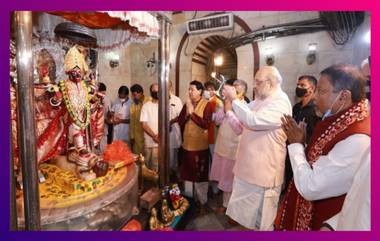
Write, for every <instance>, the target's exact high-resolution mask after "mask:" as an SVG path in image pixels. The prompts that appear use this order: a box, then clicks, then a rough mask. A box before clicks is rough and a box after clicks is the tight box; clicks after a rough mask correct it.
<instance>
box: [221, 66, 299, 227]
mask: <svg viewBox="0 0 380 241" xmlns="http://www.w3.org/2000/svg"><path fill="white" fill-rule="evenodd" d="M281 82H282V78H281V75H280V73H279V72H278V70H277V69H276V68H275V67H271V66H265V67H262V68H260V69H259V71H258V72H257V74H256V76H255V83H254V84H255V87H256V95H255V96H256V99H255V100H254V101H252V102H251V103H250V104H249V105H245V104H243V103H242V102H239V101H238V100H237V99H236V92H235V91H234V89H232V88H230V87H229V86H225V88H224V95H225V97H226V98H228V99H230V100H232V108H233V111H234V112H235V114H236V116H237V118H238V119H239V120H240V121H241V123H242V124H243V126H244V128H243V133H242V135H241V139H240V143H239V147H238V151H237V156H236V164H235V167H234V170H233V172H234V175H235V178H234V183H233V188H232V196H231V199H230V202H229V204H228V207H227V212H226V214H227V215H228V216H230V217H231V218H232V219H234V220H235V221H237V222H238V223H239V224H241V225H243V226H245V227H247V228H249V229H258V230H272V229H273V222H274V219H275V216H276V212H277V206H278V201H279V196H280V192H281V185H282V184H283V180H284V166H285V156H286V135H285V133H284V132H283V131H282V129H281V117H282V116H283V115H284V114H287V115H291V113H292V106H291V103H290V101H289V98H288V96H287V95H286V94H285V93H284V92H283V91H282V90H281Z"/></svg>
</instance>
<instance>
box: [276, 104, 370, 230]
mask: <svg viewBox="0 0 380 241" xmlns="http://www.w3.org/2000/svg"><path fill="white" fill-rule="evenodd" d="M363 103H364V102H359V103H358V104H356V105H353V106H352V107H351V108H349V110H347V111H344V112H341V113H339V114H337V115H334V116H332V117H329V118H326V119H325V120H323V121H321V122H319V123H318V124H317V125H316V127H315V129H314V131H313V135H312V137H311V140H310V144H309V146H308V148H306V150H305V152H306V156H307V159H308V161H309V163H310V164H312V163H314V162H315V161H317V159H318V158H319V156H320V155H327V154H328V153H329V152H330V150H331V149H333V147H334V146H335V144H336V143H338V142H340V141H341V140H344V139H346V138H347V137H349V136H351V135H354V134H366V135H370V118H369V117H368V112H367V109H366V108H365V107H363V105H364V104H363ZM342 113H343V115H344V118H342ZM338 118H339V120H338ZM329 128H330V129H329ZM334 133H335V134H334ZM330 138H331V140H330V141H329V139H330ZM344 198H345V194H344V195H341V196H339V197H333V198H327V199H322V200H318V201H307V200H306V199H304V198H303V197H302V196H301V195H300V194H299V193H298V191H297V189H296V187H295V185H294V180H292V181H291V182H290V184H289V187H288V190H287V192H286V194H285V197H284V199H283V201H282V202H281V204H280V207H279V209H278V212H277V217H276V220H275V228H276V229H277V230H284V229H285V230H297V231H303V230H319V229H320V228H321V225H322V223H323V222H324V221H326V220H327V219H329V218H331V217H333V216H334V215H335V214H337V213H338V212H340V210H341V209H342V206H343V202H344Z"/></svg>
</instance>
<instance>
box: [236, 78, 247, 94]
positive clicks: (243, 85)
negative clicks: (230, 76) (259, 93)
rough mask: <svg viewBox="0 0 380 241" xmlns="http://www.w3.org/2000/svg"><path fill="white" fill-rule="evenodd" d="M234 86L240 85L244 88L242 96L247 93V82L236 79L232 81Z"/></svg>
mask: <svg viewBox="0 0 380 241" xmlns="http://www.w3.org/2000/svg"><path fill="white" fill-rule="evenodd" d="M234 85H240V86H242V87H243V88H244V94H245V93H247V89H248V85H247V82H245V81H244V80H241V79H237V80H235V81H234Z"/></svg>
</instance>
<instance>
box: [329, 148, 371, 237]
mask: <svg viewBox="0 0 380 241" xmlns="http://www.w3.org/2000/svg"><path fill="white" fill-rule="evenodd" d="M370 160H371V153H370V149H368V151H367V153H366V155H365V158H364V160H363V162H362V163H361V164H360V166H359V169H358V171H357V172H356V174H355V177H354V181H353V183H352V186H351V188H350V190H349V191H348V193H347V195H346V198H345V199H344V203H343V207H342V210H341V212H340V213H338V214H337V215H335V216H334V217H332V218H330V219H329V220H328V221H327V223H328V224H330V226H331V227H332V228H333V229H334V230H362V231H370V230H371V161H370Z"/></svg>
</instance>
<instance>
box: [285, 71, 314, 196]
mask: <svg viewBox="0 0 380 241" xmlns="http://www.w3.org/2000/svg"><path fill="white" fill-rule="evenodd" d="M316 86H317V79H316V78H315V77H314V76H311V75H302V76H301V77H299V78H298V82H297V88H296V96H297V97H298V98H299V99H300V102H298V103H297V104H295V105H294V106H293V118H294V120H295V121H296V122H297V123H300V122H301V121H303V122H305V123H306V138H305V140H306V143H304V144H307V143H308V142H309V139H310V137H311V134H312V133H313V129H314V127H315V125H316V124H317V122H318V121H320V120H321V118H320V117H318V116H317V114H316V112H315V103H314V92H315V90H316ZM292 177H293V171H292V166H291V164H290V160H289V156H287V157H286V161H285V190H286V187H287V186H288V184H289V182H290V180H291V179H292Z"/></svg>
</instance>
